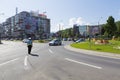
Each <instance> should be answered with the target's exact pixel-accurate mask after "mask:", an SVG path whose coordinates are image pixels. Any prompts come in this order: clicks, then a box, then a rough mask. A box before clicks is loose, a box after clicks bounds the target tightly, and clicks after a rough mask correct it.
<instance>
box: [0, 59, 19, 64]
mask: <svg viewBox="0 0 120 80" xmlns="http://www.w3.org/2000/svg"><path fill="white" fill-rule="evenodd" d="M18 59H19V58H16V59H13V60H10V61H7V62H4V63H1V64H0V66H3V65H5V64H8V63H10V62H14V61H16V60H18Z"/></svg>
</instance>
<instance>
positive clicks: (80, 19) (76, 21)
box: [69, 17, 89, 26]
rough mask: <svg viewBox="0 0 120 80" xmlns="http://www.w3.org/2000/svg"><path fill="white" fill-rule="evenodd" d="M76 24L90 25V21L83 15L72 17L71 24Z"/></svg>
mask: <svg viewBox="0 0 120 80" xmlns="http://www.w3.org/2000/svg"><path fill="white" fill-rule="evenodd" d="M74 24H78V25H88V24H89V23H87V22H85V21H84V20H83V19H82V18H81V17H78V18H75V17H74V18H70V19H69V26H73V25H74Z"/></svg>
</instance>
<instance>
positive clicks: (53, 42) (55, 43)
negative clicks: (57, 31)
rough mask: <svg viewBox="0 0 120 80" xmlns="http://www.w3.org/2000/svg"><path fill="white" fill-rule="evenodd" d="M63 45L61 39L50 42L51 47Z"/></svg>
mask: <svg viewBox="0 0 120 80" xmlns="http://www.w3.org/2000/svg"><path fill="white" fill-rule="evenodd" d="M55 45H62V41H61V40H59V39H54V40H52V41H50V42H49V46H55Z"/></svg>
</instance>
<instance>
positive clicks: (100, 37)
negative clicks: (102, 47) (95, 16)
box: [98, 17, 102, 38]
mask: <svg viewBox="0 0 120 80" xmlns="http://www.w3.org/2000/svg"><path fill="white" fill-rule="evenodd" d="M101 19H102V17H100V19H99V20H98V27H99V34H100V38H101V26H100V20H101Z"/></svg>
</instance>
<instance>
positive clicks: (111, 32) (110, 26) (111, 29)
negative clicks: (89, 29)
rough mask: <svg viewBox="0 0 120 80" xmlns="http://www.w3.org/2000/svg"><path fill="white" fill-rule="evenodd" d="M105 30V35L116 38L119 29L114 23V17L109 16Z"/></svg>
mask: <svg viewBox="0 0 120 80" xmlns="http://www.w3.org/2000/svg"><path fill="white" fill-rule="evenodd" d="M104 30H105V34H106V36H108V37H110V38H111V37H112V36H115V33H116V30H117V27H116V24H115V21H114V18H113V17H112V16H109V18H108V20H107V23H106V24H105V25H104Z"/></svg>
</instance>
